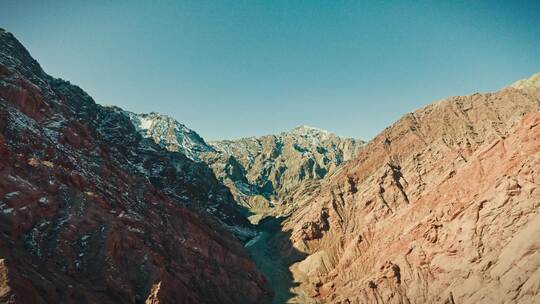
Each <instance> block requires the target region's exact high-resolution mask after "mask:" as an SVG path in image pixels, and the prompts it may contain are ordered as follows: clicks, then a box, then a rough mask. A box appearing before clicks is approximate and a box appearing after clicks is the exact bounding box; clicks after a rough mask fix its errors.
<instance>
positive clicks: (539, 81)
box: [510, 72, 540, 89]
mask: <svg viewBox="0 0 540 304" xmlns="http://www.w3.org/2000/svg"><path fill="white" fill-rule="evenodd" d="M510 87H512V88H515V89H528V88H536V89H540V72H539V73H536V74H534V75H532V76H531V77H529V78H525V79H521V80H518V81H516V82H514V83H512V84H511V85H510Z"/></svg>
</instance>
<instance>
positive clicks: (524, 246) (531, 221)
mask: <svg viewBox="0 0 540 304" xmlns="http://www.w3.org/2000/svg"><path fill="white" fill-rule="evenodd" d="M534 83H535V81H534V79H533V80H524V81H522V82H519V84H520V85H518V86H513V87H509V88H506V89H503V90H501V91H499V92H496V93H488V94H474V95H471V96H465V97H451V98H448V99H446V100H443V101H439V102H436V103H434V104H432V105H429V106H426V107H425V108H422V109H420V110H418V111H416V112H414V113H410V114H407V115H405V116H404V117H403V118H401V119H400V120H399V121H397V122H396V123H394V124H393V125H392V126H390V127H388V128H386V129H385V130H384V131H383V132H382V133H380V134H379V135H378V136H377V137H375V138H374V139H373V140H371V141H370V142H369V143H367V145H366V146H365V147H364V148H362V149H361V150H360V152H359V154H358V156H357V157H356V158H355V159H354V160H353V161H351V162H348V163H347V164H345V165H344V166H343V167H342V168H341V169H340V170H339V172H337V173H336V174H334V175H332V176H330V177H329V178H327V179H325V180H323V181H322V183H321V185H320V187H316V188H314V189H311V190H305V191H303V193H302V195H301V196H300V197H296V198H295V199H301V200H303V201H305V202H306V203H305V204H303V205H302V207H301V208H298V209H297V210H295V211H294V212H292V214H291V215H290V216H289V217H288V218H287V219H286V220H285V221H284V223H283V227H282V233H281V234H280V236H279V237H277V236H276V237H275V238H274V240H273V243H274V244H273V245H272V246H274V247H276V248H281V255H282V256H283V257H284V258H287V259H288V260H289V261H290V262H291V263H293V264H292V266H291V267H290V270H291V272H292V273H293V276H294V281H295V282H296V284H297V285H299V286H298V287H294V288H293V290H294V294H295V297H294V298H293V299H291V300H290V301H291V302H295V303H296V302H299V303H460V304H462V303H534V302H537V301H538V300H539V299H540V238H539V237H538V235H539V232H540V224H539V223H540V215H539V210H540V209H539V207H540V205H539V204H540V187H539V185H540V112H539V111H540V90H539V89H538V88H536V87H535V86H534V85H528V84H534ZM516 87H517V88H516ZM289 243H292V244H293V247H292V248H293V249H291V248H290V246H289V245H288V244H289ZM280 246H281V247H280Z"/></svg>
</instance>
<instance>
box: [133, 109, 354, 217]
mask: <svg viewBox="0 0 540 304" xmlns="http://www.w3.org/2000/svg"><path fill="white" fill-rule="evenodd" d="M123 113H124V114H125V115H127V116H128V117H130V119H131V121H132V122H133V124H134V125H135V126H136V128H137V129H138V130H139V132H140V133H141V135H143V136H144V137H146V138H151V139H152V140H154V141H155V142H156V143H158V144H159V145H161V146H162V147H164V148H166V149H168V150H171V151H180V152H182V153H184V154H186V156H188V157H189V158H191V159H194V160H197V161H202V162H205V163H207V164H208V165H209V166H210V167H211V168H212V170H213V171H214V174H215V175H216V177H217V178H218V179H219V180H220V181H221V182H223V184H225V185H226V186H227V187H228V188H229V189H230V190H231V191H232V193H233V195H234V197H235V199H236V201H237V202H238V203H240V204H241V205H243V206H245V207H247V209H248V210H249V212H250V213H252V214H255V215H254V216H252V217H251V218H252V220H253V221H254V222H257V221H258V220H259V219H260V218H261V217H264V216H266V215H270V214H272V215H279V214H282V213H285V212H286V211H287V210H289V209H290V208H292V207H294V206H295V204H294V201H292V200H290V201H289V204H283V203H284V202H283V201H282V200H281V198H282V197H284V196H285V195H287V194H289V193H292V192H294V191H295V189H296V188H297V187H298V186H299V185H300V184H302V183H307V182H311V181H317V180H320V179H322V178H324V177H325V176H326V175H327V174H329V173H331V172H333V171H334V170H335V169H336V168H337V167H339V166H340V165H341V164H342V163H344V162H346V161H348V160H350V159H352V158H353V157H354V156H355V155H356V153H357V152H358V150H359V149H360V148H361V147H362V145H363V144H364V142H363V141H361V140H356V139H352V138H341V137H338V136H336V135H335V134H333V133H330V132H328V131H326V130H321V129H317V128H312V127H308V126H299V127H297V128H295V129H293V130H291V131H290V132H283V133H280V134H277V135H268V136H262V137H249V138H242V139H238V140H222V141H214V142H209V143H206V142H205V141H204V140H203V139H202V138H201V137H200V136H199V135H198V134H197V133H196V132H194V131H192V130H190V129H188V128H186V127H185V126H184V125H182V124H180V123H179V122H177V121H176V120H174V119H172V118H170V117H168V116H166V115H159V114H156V113H151V114H134V113H130V112H126V111H124V112H123Z"/></svg>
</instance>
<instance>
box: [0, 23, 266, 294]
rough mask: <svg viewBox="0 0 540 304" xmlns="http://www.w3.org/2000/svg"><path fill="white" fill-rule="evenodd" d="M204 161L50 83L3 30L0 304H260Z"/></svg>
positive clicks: (237, 223)
mask: <svg viewBox="0 0 540 304" xmlns="http://www.w3.org/2000/svg"><path fill="white" fill-rule="evenodd" d="M226 227H229V228H230V229H233V230H234V229H237V230H243V229H245V228H246V227H249V225H248V223H247V221H246V220H245V219H244V218H243V217H241V216H240V215H239V214H238V212H237V211H236V209H235V208H234V206H233V198H232V196H231V194H230V192H229V191H228V189H227V188H225V187H224V186H222V185H221V184H220V183H219V182H218V181H217V180H216V179H215V177H214V175H213V173H212V172H211V170H210V169H209V168H208V167H207V166H206V165H204V164H201V163H196V162H193V161H191V160H189V159H188V158H186V157H185V156H183V155H182V154H180V153H173V152H168V151H166V150H165V149H163V148H161V147H159V146H158V145H156V144H154V143H153V141H151V140H147V139H144V138H142V137H141V136H140V135H139V134H138V133H137V130H136V129H135V128H134V127H133V125H132V123H131V122H130V121H129V119H128V118H127V117H126V116H125V115H123V114H121V113H118V111H117V110H115V109H111V108H104V107H102V106H100V105H97V104H95V103H94V101H93V100H92V98H91V97H90V96H88V95H87V94H86V93H85V92H84V91H82V90H81V89H80V88H78V87H76V86H74V85H71V84H70V83H69V82H66V81H63V80H60V79H55V78H52V77H50V76H48V75H47V74H45V73H44V72H43V71H42V69H41V67H40V66H39V64H38V63H37V62H36V61H35V60H34V59H33V58H32V57H31V56H30V54H29V53H28V52H27V51H26V50H25V49H24V47H23V46H22V45H21V44H20V43H19V42H18V41H17V40H16V39H15V38H14V37H13V36H12V35H11V34H9V33H7V32H5V31H4V30H0V301H2V302H7V303H143V302H145V301H146V302H147V303H266V302H269V300H270V298H271V291H270V290H269V287H267V284H266V280H265V278H264V277H263V276H262V275H261V274H260V273H259V272H258V271H257V270H256V268H255V265H254V264H253V263H252V262H251V261H250V260H249V259H248V257H247V256H246V254H245V252H244V248H243V246H242V245H241V243H240V242H239V241H238V239H237V238H236V237H234V236H233V235H232V234H231V233H229V232H228V231H227V230H226Z"/></svg>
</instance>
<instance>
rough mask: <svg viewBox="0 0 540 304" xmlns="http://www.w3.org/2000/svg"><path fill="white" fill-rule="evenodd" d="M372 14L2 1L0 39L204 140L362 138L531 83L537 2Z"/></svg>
mask: <svg viewBox="0 0 540 304" xmlns="http://www.w3.org/2000/svg"><path fill="white" fill-rule="evenodd" d="M380 2H382V1H371V2H364V1H316V0H309V1H295V0H286V1H279V0H273V1H255V0H250V1H203V0H195V1H140V2H136V1H25V0H16V1H6V0H0V27H3V28H5V29H7V30H8V31H10V32H12V33H14V34H15V35H16V37H17V38H18V39H19V40H20V41H21V42H22V43H23V44H24V45H25V46H26V47H27V48H28V49H29V51H30V53H31V54H32V55H33V56H34V57H35V58H36V59H37V60H38V61H39V62H40V63H41V65H42V66H43V67H44V69H45V70H46V71H47V72H48V73H49V74H51V75H53V76H56V77H61V78H64V79H67V80H70V81H71V82H72V83H75V84H78V85H79V86H81V87H82V88H83V89H84V90H86V91H87V92H88V93H89V94H90V95H92V96H93V97H94V99H95V100H96V101H97V102H98V103H101V104H108V105H113V104H114V105H118V106H120V107H122V108H125V109H128V110H132V111H135V112H150V111H156V112H161V113H165V114H169V115H171V116H173V117H175V118H176V119H178V120H179V121H180V122H182V123H184V124H186V125H187V126H188V127H190V128H192V129H194V130H195V131H197V132H199V133H200V134H201V135H202V136H203V137H205V138H206V139H222V138H238V137H243V136H251V135H264V134H270V133H275V132H279V131H284V130H288V129H291V128H293V127H294V126H296V125H299V124H307V125H311V126H316V127H320V128H325V129H328V130H330V131H333V132H335V133H337V134H339V135H343V136H351V137H359V138H363V139H370V138H372V137H373V136H374V135H376V134H377V133H378V132H380V131H381V130H382V129H384V128H385V127H386V126H388V125H389V124H391V123H392V122H393V121H395V120H397V119H398V118H399V117H400V116H401V115H403V114H405V113H407V112H411V111H413V110H415V109H417V108H419V107H421V106H423V105H426V104H428V103H431V102H433V101H435V100H437V99H441V98H444V97H447V96H451V95H466V94H471V93H474V92H477V91H479V92H487V91H495V90H497V89H499V88H501V87H503V86H505V85H507V84H509V83H511V82H513V81H514V80H517V79H520V78H524V77H527V76H530V75H531V74H533V73H534V72H538V71H540V1H510V0H509V1H430V2H425V1H402V2H401V1H387V3H384V4H383V3H380ZM450 2H452V3H450Z"/></svg>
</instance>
